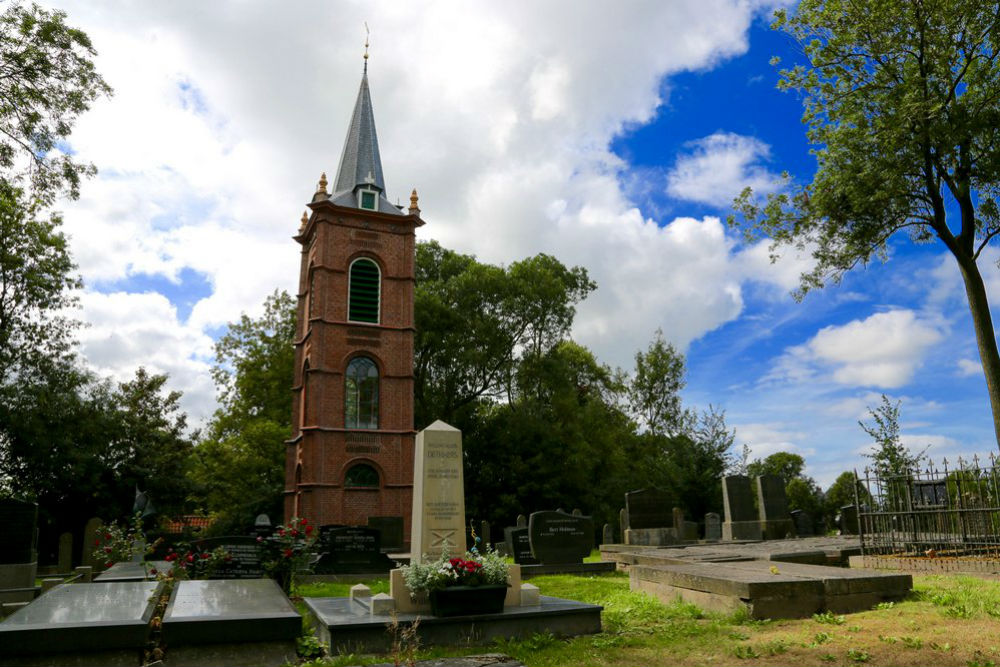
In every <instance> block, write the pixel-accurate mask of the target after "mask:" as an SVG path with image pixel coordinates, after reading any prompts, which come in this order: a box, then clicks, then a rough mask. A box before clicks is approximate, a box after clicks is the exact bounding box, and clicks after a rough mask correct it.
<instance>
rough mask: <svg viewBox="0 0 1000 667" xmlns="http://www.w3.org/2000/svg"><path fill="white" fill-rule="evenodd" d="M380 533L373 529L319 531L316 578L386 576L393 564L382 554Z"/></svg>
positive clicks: (353, 527) (349, 528)
mask: <svg viewBox="0 0 1000 667" xmlns="http://www.w3.org/2000/svg"><path fill="white" fill-rule="evenodd" d="M381 539H382V536H381V533H380V532H379V531H378V530H377V529H375V528H364V527H361V526H341V527H338V528H329V529H326V528H325V527H324V528H321V529H320V537H319V541H318V548H319V552H320V556H319V560H318V561H317V562H316V563H315V565H314V566H313V572H315V573H316V574H368V573H381V572H388V571H389V570H391V569H392V566H393V563H392V561H391V560H389V558H388V556H386V555H385V554H384V553H382V548H381V547H382V545H381Z"/></svg>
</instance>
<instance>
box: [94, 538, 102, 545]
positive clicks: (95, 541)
mask: <svg viewBox="0 0 1000 667" xmlns="http://www.w3.org/2000/svg"><path fill="white" fill-rule="evenodd" d="M94 546H95V547H99V546H101V540H100V539H96V540H94Z"/></svg>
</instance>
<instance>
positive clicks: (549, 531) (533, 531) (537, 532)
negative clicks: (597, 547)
mask: <svg viewBox="0 0 1000 667" xmlns="http://www.w3.org/2000/svg"><path fill="white" fill-rule="evenodd" d="M528 540H529V542H530V543H531V553H532V554H533V555H534V556H535V558H537V559H538V560H539V561H541V562H542V564H543V565H548V564H550V563H582V562H583V559H584V558H586V557H587V556H589V555H590V551H591V549H593V547H594V520H593V519H592V518H591V517H589V516H573V515H572V514H566V513H565V512H559V511H555V512H533V513H532V514H531V516H530V517H529V518H528Z"/></svg>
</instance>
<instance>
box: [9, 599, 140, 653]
mask: <svg viewBox="0 0 1000 667" xmlns="http://www.w3.org/2000/svg"><path fill="white" fill-rule="evenodd" d="M159 587H160V584H159V582H155V581H148V582H147V581H141V582H94V583H89V584H66V585H62V586H57V587H55V588H53V589H52V590H50V591H48V592H47V593H45V594H44V595H42V596H41V597H39V598H38V599H36V600H35V601H34V602H32V603H31V604H29V605H28V606H27V607H24V608H23V609H20V610H18V611H16V612H14V614H12V615H11V616H10V617H9V618H7V619H6V620H5V621H3V622H2V623H0V656H5V655H25V654H35V655H39V654H50V653H64V652H86V651H97V650H108V649H137V650H138V649H141V648H142V647H143V646H144V645H145V643H146V639H147V637H148V636H149V620H150V618H151V617H152V614H153V608H154V606H155V603H156V592H157V590H158V589H159ZM0 664H2V662H0Z"/></svg>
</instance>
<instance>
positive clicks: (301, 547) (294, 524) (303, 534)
mask: <svg viewBox="0 0 1000 667" xmlns="http://www.w3.org/2000/svg"><path fill="white" fill-rule="evenodd" d="M318 536H319V535H318V534H317V533H316V531H315V528H314V527H313V526H312V525H310V523H309V521H308V520H307V519H304V518H300V517H292V519H291V520H290V521H289V522H288V523H287V524H284V525H281V526H278V527H277V528H276V529H275V531H274V534H273V535H272V536H271V537H266V538H265V537H258V538H257V545H258V548H259V549H260V551H261V564H262V565H263V566H264V571H265V572H266V573H267V575H268V576H269V577H271V578H272V579H274V580H275V581H277V582H278V585H279V586H281V589H282V590H283V591H285V593H288V594H291V592H292V586H293V584H294V578H295V574H296V573H297V572H301V571H303V570H305V569H306V567H307V566H308V564H309V559H310V557H311V551H312V548H313V545H314V544H315V543H316V538H317V537H318Z"/></svg>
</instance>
